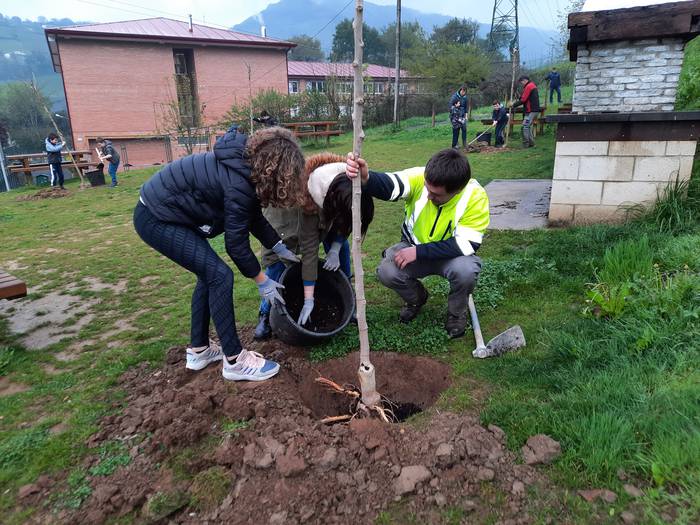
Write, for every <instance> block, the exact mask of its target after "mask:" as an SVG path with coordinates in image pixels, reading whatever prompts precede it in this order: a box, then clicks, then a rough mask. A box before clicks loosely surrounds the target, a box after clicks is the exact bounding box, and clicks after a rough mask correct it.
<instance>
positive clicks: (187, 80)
mask: <svg viewBox="0 0 700 525" xmlns="http://www.w3.org/2000/svg"><path fill="white" fill-rule="evenodd" d="M173 63H174V66H175V89H176V90H177V105H178V110H179V113H180V123H181V125H182V126H185V127H197V126H198V125H199V118H200V115H199V104H198V101H197V83H196V77H195V73H194V52H193V51H192V50H191V49H173Z"/></svg>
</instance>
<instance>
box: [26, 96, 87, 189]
mask: <svg viewBox="0 0 700 525" xmlns="http://www.w3.org/2000/svg"><path fill="white" fill-rule="evenodd" d="M30 86H32V89H33V90H34V94H35V95H36V99H37V101H39V102H41V105H42V106H44V111H46V114H47V115H48V116H49V120H51V124H53V127H54V129H55V130H56V134H57V135H58V138H59V139H60V140H61V142H63V143H64V144H65V143H66V139H65V138H64V137H63V133H61V130H60V129H58V125H57V124H56V121H55V120H54V119H53V115H52V114H51V112H50V111H49V108H47V107H46V104H44V102H43V100H42V99H41V93H39V89H38V88H37V87H36V84H35V83H34V82H32V83H31V84H30ZM73 146H74V147H75V144H74V145H73ZM67 153H68V158H69V159H70V161H71V162H72V163H73V167H74V168H75V172H76V173H77V174H78V177H80V188H81V189H82V188H86V187H87V186H88V184H86V183H85V178H84V177H83V172H82V171H80V168H79V167H78V164H77V163H76V162H75V158H74V157H73V154H72V153H71V152H70V150H68V151H67Z"/></svg>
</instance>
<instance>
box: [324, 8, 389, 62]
mask: <svg viewBox="0 0 700 525" xmlns="http://www.w3.org/2000/svg"><path fill="white" fill-rule="evenodd" d="M362 35H363V36H362V38H363V40H364V43H365V47H364V57H363V60H364V62H365V63H366V64H380V65H384V66H388V65H391V64H389V61H388V60H387V50H386V48H385V46H384V41H383V40H382V38H381V36H380V34H379V31H377V30H376V29H374V28H372V27H369V26H368V25H367V24H362ZM353 46H354V35H353V31H352V20H350V19H349V18H346V19H344V20H342V21H341V22H340V23H338V25H337V26H335V34H334V35H333V47H332V50H331V61H332V62H352V59H353V57H354V53H355V51H354V47H353Z"/></svg>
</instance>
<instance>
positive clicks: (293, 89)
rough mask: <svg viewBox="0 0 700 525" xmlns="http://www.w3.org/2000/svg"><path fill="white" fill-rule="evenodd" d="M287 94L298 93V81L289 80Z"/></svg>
mask: <svg viewBox="0 0 700 525" xmlns="http://www.w3.org/2000/svg"><path fill="white" fill-rule="evenodd" d="M289 92H290V93H299V81H298V80H290V81H289Z"/></svg>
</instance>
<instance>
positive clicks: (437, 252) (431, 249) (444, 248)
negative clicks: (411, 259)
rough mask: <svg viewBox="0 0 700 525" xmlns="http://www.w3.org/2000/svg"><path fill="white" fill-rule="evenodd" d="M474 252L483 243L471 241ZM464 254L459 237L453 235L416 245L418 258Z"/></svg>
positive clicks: (440, 257)
mask: <svg viewBox="0 0 700 525" xmlns="http://www.w3.org/2000/svg"><path fill="white" fill-rule="evenodd" d="M470 244H471V245H472V248H474V252H476V251H477V250H478V249H479V246H481V244H478V243H475V242H470ZM462 255H464V253H462V250H461V249H460V248H459V246H458V245H457V239H455V238H454V237H451V238H449V239H446V240H444V241H435V242H427V243H425V244H419V245H417V246H416V259H454V258H455V257H461V256H462Z"/></svg>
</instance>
